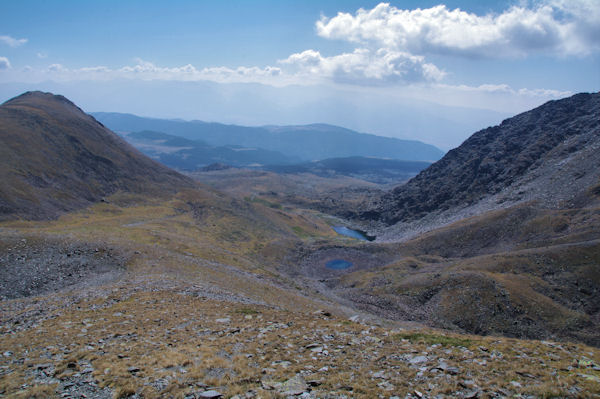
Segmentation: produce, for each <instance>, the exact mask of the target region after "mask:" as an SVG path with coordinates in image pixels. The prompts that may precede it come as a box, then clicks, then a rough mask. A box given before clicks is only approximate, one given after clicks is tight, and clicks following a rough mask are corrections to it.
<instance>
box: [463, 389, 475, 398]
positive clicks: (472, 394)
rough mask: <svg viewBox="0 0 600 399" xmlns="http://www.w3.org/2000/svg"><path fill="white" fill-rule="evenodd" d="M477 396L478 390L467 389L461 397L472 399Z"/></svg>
mask: <svg viewBox="0 0 600 399" xmlns="http://www.w3.org/2000/svg"><path fill="white" fill-rule="evenodd" d="M478 397H479V390H474V391H468V392H465V393H464V396H463V398H465V399H474V398H478Z"/></svg>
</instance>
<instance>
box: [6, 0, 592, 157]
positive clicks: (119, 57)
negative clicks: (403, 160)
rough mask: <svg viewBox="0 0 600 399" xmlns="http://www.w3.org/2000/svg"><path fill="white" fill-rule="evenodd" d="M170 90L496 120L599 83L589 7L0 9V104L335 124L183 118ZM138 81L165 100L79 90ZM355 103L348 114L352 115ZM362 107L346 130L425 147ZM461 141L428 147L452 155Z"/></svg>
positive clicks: (121, 4) (569, 1) (56, 4)
mask: <svg viewBox="0 0 600 399" xmlns="http://www.w3.org/2000/svg"><path fill="white" fill-rule="evenodd" d="M359 9H362V10H360V11H359ZM181 82H188V83H189V85H190V87H198V90H201V88H202V87H205V85H206V84H208V83H210V84H212V86H211V90H213V91H215V92H216V93H217V95H218V97H219V98H221V97H223V98H225V97H228V98H229V97H236V96H246V98H247V88H243V89H242V88H240V87H242V86H243V85H254V86H252V87H254V88H255V91H256V93H258V94H257V95H259V96H260V97H261V98H267V97H268V96H269V95H270V96H271V97H269V98H267V100H266V101H265V103H266V104H270V103H273V102H274V101H275V100H274V98H275V97H277V99H278V101H286V100H285V99H286V93H288V95H289V96H291V95H294V96H300V97H302V101H298V99H297V98H296V99H295V101H297V102H299V103H302V104H303V106H304V108H306V107H305V105H306V104H305V103H303V101H305V102H308V101H313V102H314V101H316V102H319V101H321V99H322V98H325V97H327V98H329V99H330V101H331V102H333V103H335V101H336V96H345V97H347V96H348V93H351V96H352V97H356V98H371V99H373V98H376V99H380V100H381V101H387V103H389V102H397V104H398V106H399V107H400V106H405V108H406V103H407V101H408V102H411V100H414V101H412V102H413V104H412V105H413V108H414V104H417V103H418V104H422V105H420V107H422V108H423V109H422V111H423V115H427V114H428V113H431V112H437V111H433V110H434V108H435V107H438V106H444V107H462V108H467V109H471V108H472V109H480V110H486V111H496V112H498V113H500V114H503V115H505V114H510V113H515V112H518V111H522V110H526V109H528V108H530V107H533V106H535V105H539V104H541V103H543V102H544V101H547V100H549V99H553V98H560V97H564V96H566V95H569V94H571V93H575V92H580V91H598V90H599V89H600V0H535V1H533V0H532V1H527V0H520V1H485V2H482V1H458V0H453V1H449V0H448V1H442V0H440V1H392V2H389V3H380V2H376V1H355V0H346V1H298V0H296V1H292V0H272V1H266V0H262V1H241V0H238V1H170V2H165V1H149V0H146V1H95V2H92V1H53V2H49V1H27V0H20V1H4V2H1V3H0V100H5V99H7V98H9V97H12V96H14V95H16V94H18V93H13V92H11V90H18V89H20V88H23V89H25V88H27V89H29V88H35V87H36V85H38V86H39V87H40V88H44V87H51V88H55V89H58V90H61V91H64V92H66V93H67V94H69V93H73V95H74V96H75V98H74V100H75V101H79V103H81V104H82V105H83V106H84V108H85V109H86V110H88V109H89V108H92V109H89V110H91V111H99V110H107V111H123V112H132V111H134V110H135V111H136V112H138V113H139V112H142V113H146V114H155V113H157V111H156V110H159V112H158V114H157V115H155V116H160V117H165V116H169V117H182V118H187V119H193V118H204V119H210V120H216V121H224V122H239V123H258V124H261V123H263V124H268V123H272V122H275V121H276V122H277V123H299V122H310V117H311V115H314V116H315V117H317V116H318V117H319V118H321V119H323V118H325V120H314V121H312V122H329V123H333V122H336V123H340V122H344V121H343V119H340V118H337V119H335V121H334V120H333V119H332V120H327V116H326V115H325V116H324V115H321V114H318V115H317V114H314V113H312V114H310V113H308V114H307V113H305V114H302V111H301V109H300V108H302V107H300V105H298V107H297V108H298V111H297V114H296V115H295V114H294V112H293V110H290V112H289V113H288V114H287V115H289V116H288V119H286V120H280V118H278V115H277V113H276V112H275V111H274V113H273V115H272V117H269V114H268V112H266V113H264V116H263V117H262V119H256V118H252V115H250V113H251V112H255V110H254V108H253V107H252V104H248V105H247V106H245V105H244V104H245V103H244V101H243V100H244V98H236V99H235V101H236V106H237V108H236V110H235V112H229V113H228V112H227V108H226V106H225V105H224V106H223V107H222V108H223V109H222V110H220V111H215V112H214V114H207V113H206V112H201V111H197V112H194V111H193V110H190V109H189V107H185V106H184V105H183V104H178V103H177V101H176V100H175V99H173V98H169V97H168V95H171V94H169V93H172V92H173V87H175V86H176V85H177V84H179V83H181ZM75 83H77V84H78V85H79V88H80V90H75V89H74V87H75V86H76V85H75ZM145 83H146V84H147V86H148V87H157V88H156V90H155V91H154V93H155V96H156V98H157V99H158V98H161V97H162V98H164V103H163V104H160V103H159V102H158V100H155V101H154V103H153V105H152V106H150V105H148V107H147V108H145V109H139V108H135V107H133V105H132V106H131V107H128V106H127V103H124V104H120V107H121V108H120V109H112V108H111V102H110V101H108V100H106V101H105V102H102V101H100V99H98V98H94V96H91V95H90V94H89V91H90V90H97V89H98V87H100V86H102V87H108V86H112V87H115V89H114V90H113V93H115V94H119V95H123V96H127V95H128V94H127V91H128V90H129V91H132V90H139V87H140V85H142V86H143V85H144V84H145ZM169 85H170V86H169ZM203 85H204V86H203ZM240 85H242V86H240ZM167 86H169V87H170V89H169V90H166V89H164V87H167ZM298 86H301V87H302V89H300V90H299V89H298ZM84 87H87V88H89V90H83V89H81V88H84ZM160 87H162V88H163V89H160ZM85 92H88V95H87V97H86V96H85V95H84V94H83V93H85ZM275 92H276V93H277V94H276V95H274V94H269V93H275ZM150 93H152V91H150ZM245 93H246V94H245ZM96 97H97V96H96ZM315 98H316V99H317V100H315ZM339 99H340V100H342V99H344V100H345V99H346V98H342V97H340V98H339ZM291 100H292V99H291V98H290V101H291ZM132 101H133V100H132ZM247 101H248V102H249V103H250V102H251V101H252V100H251V99H248V100H247ZM356 101H357V102H356V103H353V105H352V107H351V108H348V109H347V111H348V112H351V111H352V112H356V110H357V109H360V108H361V103H360V101H359V100H358V99H357V100H356ZM370 101H371V102H372V101H373V100H370ZM340 102H343V101H340ZM387 103H386V104H387ZM148 104H150V103H148ZM315 104H316V103H315ZM403 104H404V105H403ZM427 104H432V105H431V107H430V108H429V109H427ZM315 106H316V105H315ZM182 108H186V109H187V111H185V112H180V110H181V109H182ZM198 108H199V109H200V108H202V107H201V106H200V105H199V107H198ZM363 108H366V107H363ZM369 108H370V109H371V111H369V112H370V114H369V115H364V118H362V120H364V121H365V122H363V123H357V122H348V123H347V124H346V125H347V126H348V127H353V128H360V129H362V130H366V131H370V130H372V131H374V132H376V133H378V134H384V135H389V136H402V137H408V136H411V135H412V136H417V137H415V138H419V137H420V136H422V137H421V138H424V139H425V140H428V141H430V142H431V141H434V139H433V136H432V135H431V132H429V133H427V132H423V131H418V130H419V129H418V128H414V129H413V132H412V133H410V132H406V131H400V130H402V129H398V127H397V123H398V121H396V122H390V125H389V127H387V128H386V127H385V126H377V127H373V128H372V129H370V125H369V123H368V122H366V121H368V120H377V118H378V115H377V107H369ZM246 109H247V110H246ZM253 110H254V111H253ZM144 111H146V112H144ZM344 112H345V111H344V109H340V113H341V114H343V113H344ZM382 112H383V111H382ZM386 112H387V111H386ZM381 116H382V115H379V117H380V119H381ZM354 119H357V118H356V117H355V118H354ZM388 119H389V118H388ZM422 119H423V118H422ZM425 119H426V118H425ZM490 121H491V120H490ZM432 128H434V127H429V128H428V129H432ZM415 130H417V131H415ZM427 134H429V135H430V137H429V138H428V137H427ZM419 135H420V136H419ZM464 135H467V133H465V134H464ZM464 135H463V136H464ZM463 138H464V137H462V136H461V137H458V136H457V137H451V138H450V137H449V138H448V140H446V141H445V142H443V141H444V140H441V141H439V144H440V145H441V146H442V147H451V146H453V145H456V144H457V143H459V142H460V140H462V139H463ZM436 140H437V139H436Z"/></svg>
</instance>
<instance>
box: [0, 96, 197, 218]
mask: <svg viewBox="0 0 600 399" xmlns="http://www.w3.org/2000/svg"><path fill="white" fill-rule="evenodd" d="M0 180H1V181H3V182H5V183H6V186H5V187H4V188H3V190H2V191H0V220H2V219H7V218H8V219H9V218H14V217H24V218H27V219H40V218H42V219H43V218H52V217H56V216H58V215H59V214H60V213H63V212H65V211H70V210H73V209H78V208H82V207H85V206H87V205H89V204H92V203H94V202H97V201H100V200H101V199H102V198H104V197H106V196H109V195H111V194H113V193H115V192H117V191H124V192H131V193H138V194H148V193H153V194H154V193H156V194H160V193H166V192H172V191H176V190H177V189H179V188H183V187H191V186H193V182H192V181H191V180H190V179H188V178H186V177H184V176H182V175H180V174H178V173H177V172H175V171H173V170H171V169H168V168H167V167H165V166H163V165H160V164H158V163H157V162H155V161H153V160H151V159H149V158H147V157H146V156H144V155H142V154H141V153H139V152H138V151H137V150H135V149H134V148H132V147H131V146H129V145H128V144H127V143H126V142H124V141H123V140H122V139H121V138H119V137H118V136H117V135H116V134H114V133H113V132H111V131H110V130H108V129H107V128H105V127H104V126H103V125H102V124H100V123H99V122H97V121H96V120H95V119H94V118H93V117H91V116H89V115H87V114H86V113H84V112H83V111H82V110H81V109H80V108H78V107H77V106H76V105H75V104H73V103H72V102H71V101H69V100H68V99H67V98H65V97H63V96H60V95H54V94H52V93H43V92H39V91H33V92H27V93H24V94H22V95H20V96H18V97H15V98H13V99H11V100H9V101H7V102H5V103H4V104H2V105H1V106H0Z"/></svg>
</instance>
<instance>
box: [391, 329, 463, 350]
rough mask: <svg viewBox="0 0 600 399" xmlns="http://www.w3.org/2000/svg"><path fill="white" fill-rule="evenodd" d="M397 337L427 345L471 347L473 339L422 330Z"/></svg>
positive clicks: (397, 337)
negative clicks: (423, 331)
mask: <svg viewBox="0 0 600 399" xmlns="http://www.w3.org/2000/svg"><path fill="white" fill-rule="evenodd" d="M394 338H396V339H407V340H409V341H410V342H413V343H423V344H426V345H435V344H440V345H442V346H464V347H469V346H470V345H471V344H472V343H473V341H472V340H470V339H466V338H456V337H448V336H446V335H436V334H427V333H422V332H404V333H399V334H396V335H395V336H394Z"/></svg>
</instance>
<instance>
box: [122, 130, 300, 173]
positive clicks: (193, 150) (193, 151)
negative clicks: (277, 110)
mask: <svg viewBox="0 0 600 399" xmlns="http://www.w3.org/2000/svg"><path fill="white" fill-rule="evenodd" d="M123 137H124V138H125V140H127V141H128V142H129V143H130V144H132V145H133V146H134V147H136V148H137V149H139V150H140V151H141V152H143V153H144V154H146V155H148V156H150V157H151V158H153V159H156V160H158V161H160V162H162V163H163V164H165V165H166V166H168V167H170V168H174V169H179V170H188V171H194V170H198V169H200V168H203V167H206V166H207V165H210V164H213V163H223V164H228V165H231V166H236V167H243V166H250V165H252V166H257V165H264V164H288V163H292V162H293V161H297V159H296V158H290V157H287V156H285V155H283V154H281V153H279V152H277V151H269V150H264V149H262V148H247V147H242V146H238V145H224V146H211V145H209V144H207V143H206V142H204V141H201V140H190V139H186V138H183V137H179V136H173V135H170V134H166V133H161V132H155V131H148V130H145V131H141V132H132V133H129V134H123Z"/></svg>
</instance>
